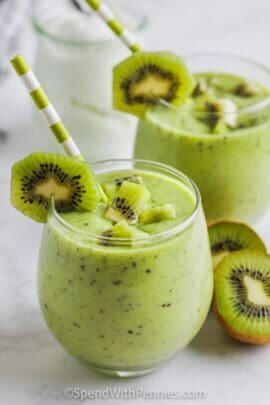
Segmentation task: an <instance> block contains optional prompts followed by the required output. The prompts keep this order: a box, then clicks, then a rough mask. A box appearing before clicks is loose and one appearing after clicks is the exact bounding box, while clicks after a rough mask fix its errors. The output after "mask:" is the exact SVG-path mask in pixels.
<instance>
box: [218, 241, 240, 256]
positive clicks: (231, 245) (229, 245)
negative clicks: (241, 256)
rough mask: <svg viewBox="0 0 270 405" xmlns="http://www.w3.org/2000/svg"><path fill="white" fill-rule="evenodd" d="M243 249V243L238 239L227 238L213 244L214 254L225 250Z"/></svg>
mask: <svg viewBox="0 0 270 405" xmlns="http://www.w3.org/2000/svg"><path fill="white" fill-rule="evenodd" d="M241 249H243V245H242V244H241V243H239V242H237V241H236V240H231V239H225V240H223V241H220V242H218V243H216V244H214V245H212V246H211V250H212V253H213V254H218V253H220V252H224V251H228V252H235V251H237V250H241Z"/></svg>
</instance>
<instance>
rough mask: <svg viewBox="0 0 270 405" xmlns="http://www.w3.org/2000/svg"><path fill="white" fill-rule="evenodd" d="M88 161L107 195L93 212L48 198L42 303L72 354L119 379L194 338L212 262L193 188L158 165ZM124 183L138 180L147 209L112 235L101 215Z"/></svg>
mask: <svg viewBox="0 0 270 405" xmlns="http://www.w3.org/2000/svg"><path fill="white" fill-rule="evenodd" d="M92 168H93V170H94V172H95V173H96V175H97V178H98V180H99V182H100V184H102V185H103V188H104V190H105V191H106V192H107V194H108V197H109V199H108V201H107V202H99V203H98V205H97V207H96V209H95V210H93V211H91V212H75V211H74V212H70V213H59V212H57V210H56V209H55V207H54V205H53V203H52V207H51V212H50V215H49V217H48V220H47V223H46V225H45V228H44V233H43V240H42V245H41V249H40V260H39V271H38V295H39V300H40V306H41V309H42V312H43V315H44V318H45V320H46V323H47V325H48V328H49V329H50V331H51V332H52V334H53V335H54V336H55V338H56V339H57V340H58V341H59V342H60V344H61V345H62V346H63V347H64V348H65V349H66V350H67V351H68V352H69V353H70V354H72V355H73V356H74V357H76V358H78V359H79V360H80V361H82V362H85V363H86V364H87V365H89V366H90V367H92V368H94V369H96V370H97V371H100V372H103V373H107V374H112V375H117V376H121V377H125V376H136V375H142V374H146V373H148V372H151V371H153V370H155V369H156V368H158V367H159V366H160V365H161V364H162V363H163V362H164V361H165V360H167V359H168V358H170V357H171V356H173V355H174V354H175V353H176V352H178V351H179V350H180V349H182V348H183V347H185V346H186V345H187V344H188V343H189V342H190V341H191V340H192V339H193V337H194V336H195V335H196V334H197V332H198V331H199V329H200V327H201V326H202V324H203V322H204V320H205V318H206V315H207V313H208V310H209V306H210V302H211V298H212V283H213V280H212V262H211V255H210V250H209V241H208V234H207V228H206V222H205V218H204V214H203V210H202V206H201V200H200V194H199V191H198V189H197V187H196V186H195V185H194V183H193V181H192V180H190V179H189V178H188V177H186V176H185V175H184V174H182V173H181V172H179V171H178V170H176V169H173V168H170V167H168V166H167V165H163V164H159V163H153V162H149V161H141V160H135V161H132V160H111V161H103V162H100V163H97V164H94V165H92ZM123 182H124V183H125V185H126V184H127V183H129V185H128V187H134V185H135V183H142V184H143V185H144V187H145V188H146V189H147V190H148V192H149V195H150V196H151V197H150V200H149V201H148V207H149V209H150V211H148V213H152V214H153V216H152V217H151V216H150V217H149V216H148V217H147V216H146V215H145V213H146V211H142V212H144V216H142V217H141V216H140V217H139V221H138V222H137V223H136V224H133V225H129V226H128V225H127V224H125V225H124V227H123V229H122V230H121V232H122V235H121V237H119V233H117V231H116V226H118V232H120V231H119V224H120V222H118V223H117V224H118V225H116V226H115V227H112V228H111V226H112V222H111V220H110V218H109V217H108V216H106V215H104V213H105V212H107V210H108V206H110V204H111V201H112V200H111V198H112V197H110V195H111V196H112V195H113V193H115V192H116V189H117V187H122V185H123V184H124V183H123ZM121 184H122V185H121ZM132 184H133V186H131V185H132ZM134 190H135V188H134ZM134 195H135V192H133V193H132V196H134ZM126 198H127V199H128V197H126ZM113 201H115V199H114V200H113ZM130 204H131V205H132V204H134V202H131V203H130ZM168 204H169V206H170V207H172V206H173V207H175V212H174V215H172V216H171V217H170V219H166V218H169V216H167V213H165V211H164V212H163V214H164V215H163V217H162V209H158V210H154V211H151V209H152V208H151V207H157V206H159V207H163V209H164V207H167V208H168ZM119 207H120V209H121V207H122V205H121V206H119ZM127 218H129V217H127ZM141 219H143V220H141ZM120 228H121V225H120ZM127 228H129V231H130V230H131V231H130V232H131V233H130V234H129V233H127V234H126V236H125V234H123V232H124V231H126V232H128V229H127ZM108 229H111V231H109V232H108ZM121 232H120V233H121Z"/></svg>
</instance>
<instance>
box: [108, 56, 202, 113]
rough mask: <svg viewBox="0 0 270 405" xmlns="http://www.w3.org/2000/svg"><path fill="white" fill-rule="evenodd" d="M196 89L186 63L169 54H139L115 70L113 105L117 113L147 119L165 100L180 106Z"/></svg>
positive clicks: (117, 66) (126, 60)
mask: <svg viewBox="0 0 270 405" xmlns="http://www.w3.org/2000/svg"><path fill="white" fill-rule="evenodd" d="M194 86H195V81H194V79H193V77H192V76H191V75H190V74H189V72H188V70H187V68H186V66H185V63H184V61H183V60H182V58H180V57H179V56H177V55H174V54H173V53H170V52H136V53H135V54H133V55H132V56H130V57H129V58H127V59H125V60H124V61H123V62H121V63H119V64H118V65H116V66H115V68H114V70H113V104H114V107H115V108H116V109H118V110H121V111H124V112H129V113H131V114H135V115H137V116H139V117H143V116H144V112H145V110H146V108H147V107H149V106H154V105H157V104H158V103H159V100H160V99H162V100H164V101H166V102H168V103H172V104H174V105H181V104H182V103H183V102H184V101H185V100H186V98H187V97H188V96H189V95H190V94H191V93H192V91H193V89H194Z"/></svg>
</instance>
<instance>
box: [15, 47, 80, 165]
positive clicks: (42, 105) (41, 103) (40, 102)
mask: <svg viewBox="0 0 270 405" xmlns="http://www.w3.org/2000/svg"><path fill="white" fill-rule="evenodd" d="M10 62H11V64H12V66H13V68H14V70H15V71H16V73H17V75H18V76H19V77H20V79H21V81H22V82H23V84H24V86H25V88H26V90H27V91H28V93H29V94H30V96H31V98H32V100H33V101H34V103H35V105H36V107H37V108H38V110H39V111H40V113H41V115H42V116H43V118H44V119H45V121H46V123H47V125H48V127H49V128H50V130H51V131H52V133H53V135H54V136H55V138H56V140H57V142H58V143H59V144H60V145H61V146H62V148H63V149H64V150H65V152H66V153H67V154H68V155H69V156H74V157H77V158H78V159H80V160H84V158H83V156H82V155H81V152H80V151H79V149H78V147H77V145H76V143H75V142H74V140H73V139H72V137H71V136H70V134H69V132H68V130H67V129H66V127H65V125H64V124H63V122H62V121H61V119H60V117H59V115H58V114H57V112H56V110H55V108H54V107H53V105H52V104H51V102H50V100H49V99H48V97H47V95H46V93H45V91H44V90H43V89H42V87H41V85H40V84H39V81H38V80H37V78H36V76H35V74H34V73H33V72H32V70H31V69H30V67H29V65H28V63H27V62H26V60H25V58H24V57H23V56H22V55H16V56H14V58H12V59H11V60H10Z"/></svg>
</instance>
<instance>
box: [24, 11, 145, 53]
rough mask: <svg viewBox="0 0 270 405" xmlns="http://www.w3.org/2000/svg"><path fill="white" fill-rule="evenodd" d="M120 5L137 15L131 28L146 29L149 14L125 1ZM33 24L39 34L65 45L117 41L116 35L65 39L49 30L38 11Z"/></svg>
mask: <svg viewBox="0 0 270 405" xmlns="http://www.w3.org/2000/svg"><path fill="white" fill-rule="evenodd" d="M120 5H121V7H122V8H123V9H126V10H128V11H129V12H130V13H131V14H132V15H135V17H136V23H135V25H134V27H133V28H132V29H131V30H132V31H133V32H135V33H139V32H141V31H142V30H144V28H145V27H146V26H147V24H148V21H149V19H148V16H147V15H146V14H145V13H144V12H143V11H141V9H137V7H136V10H135V7H132V6H130V5H124V4H123V3H120ZM104 24H105V23H104ZM32 25H33V27H34V30H35V32H37V33H38V34H41V35H43V36H45V37H47V38H49V39H50V40H52V41H54V42H57V43H60V44H63V45H72V46H78V47H80V46H91V45H102V44H107V43H110V42H114V41H115V38H114V37H112V38H107V39H100V40H94V41H92V40H70V39H65V38H63V37H61V35H56V34H53V33H51V32H49V30H47V29H46V26H44V24H43V23H42V22H41V21H40V18H39V17H38V15H37V12H36V11H35V12H34V14H33V16H32ZM108 29H109V28H108ZM119 43H120V42H119Z"/></svg>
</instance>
